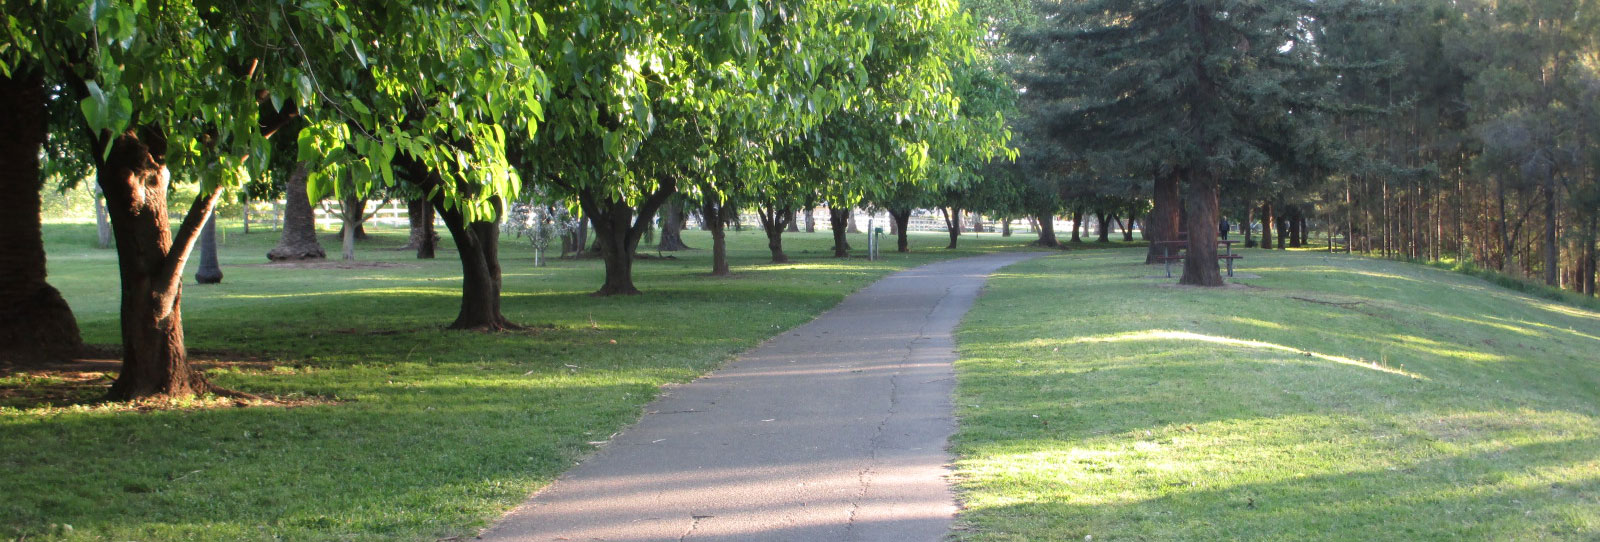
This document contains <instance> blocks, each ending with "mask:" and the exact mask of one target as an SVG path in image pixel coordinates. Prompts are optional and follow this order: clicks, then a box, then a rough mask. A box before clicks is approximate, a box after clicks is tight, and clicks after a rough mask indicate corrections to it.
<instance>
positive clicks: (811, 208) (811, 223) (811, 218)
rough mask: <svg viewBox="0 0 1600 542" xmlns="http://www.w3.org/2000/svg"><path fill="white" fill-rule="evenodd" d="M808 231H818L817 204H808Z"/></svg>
mask: <svg viewBox="0 0 1600 542" xmlns="http://www.w3.org/2000/svg"><path fill="white" fill-rule="evenodd" d="M806 233H817V215H816V206H815V205H807V206H806Z"/></svg>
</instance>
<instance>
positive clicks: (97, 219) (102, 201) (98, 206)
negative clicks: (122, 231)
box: [94, 188, 111, 248]
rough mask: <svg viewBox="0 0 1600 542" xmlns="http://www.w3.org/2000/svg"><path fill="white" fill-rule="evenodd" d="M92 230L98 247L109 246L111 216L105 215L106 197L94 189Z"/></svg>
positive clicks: (97, 189)
mask: <svg viewBox="0 0 1600 542" xmlns="http://www.w3.org/2000/svg"><path fill="white" fill-rule="evenodd" d="M94 230H95V233H96V235H97V240H98V243H99V245H98V246H99V247H100V248H111V218H110V217H108V216H106V198H105V196H102V195H100V189H99V188H96V189H95V191H94Z"/></svg>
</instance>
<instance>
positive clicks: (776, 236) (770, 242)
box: [759, 203, 794, 263]
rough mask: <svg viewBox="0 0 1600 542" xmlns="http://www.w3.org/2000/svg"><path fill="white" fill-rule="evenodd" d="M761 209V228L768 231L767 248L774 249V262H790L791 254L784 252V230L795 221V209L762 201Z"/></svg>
mask: <svg viewBox="0 0 1600 542" xmlns="http://www.w3.org/2000/svg"><path fill="white" fill-rule="evenodd" d="M760 211H761V213H760V217H759V218H760V220H761V229H762V231H765V232H766V233H767V250H770V251H772V263H788V262H789V256H788V255H787V254H784V253H783V230H785V229H788V228H789V225H790V224H792V223H794V210H793V209H790V208H788V207H775V206H772V205H770V204H767V203H762V204H761V209H760Z"/></svg>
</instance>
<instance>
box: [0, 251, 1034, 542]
mask: <svg viewBox="0 0 1600 542" xmlns="http://www.w3.org/2000/svg"><path fill="white" fill-rule="evenodd" d="M227 230H229V232H228V235H226V236H225V239H226V242H225V243H224V245H223V246H222V248H221V254H220V256H221V258H220V259H221V261H222V267H223V271H224V273H225V277H224V279H223V283H222V284H220V285H214V286H199V285H195V284H193V283H192V282H186V284H185V287H184V292H183V296H184V297H183V315H184V324H185V332H186V335H187V339H188V344H189V346H190V348H191V351H193V352H196V353H197V354H198V355H197V357H198V358H199V359H202V360H207V361H210V360H212V359H213V358H215V357H221V358H223V361H227V360H228V359H230V357H229V356H235V357H247V358H248V359H249V360H251V361H250V362H249V363H232V364H227V363H224V364H221V365H219V366H216V367H215V368H210V369H208V371H207V375H208V376H209V378H210V379H211V380H212V381H213V382H215V383H216V384H218V385H220V386H223V387H226V388H229V389H234V390H239V391H243V392H248V393H251V394H255V395H258V396H262V397H268V398H276V400H279V401H291V400H298V401H303V402H304V403H305V404H300V405H297V406H295V408H270V407H269V408H254V407H252V408H232V407H227V408H199V407H200V406H205V405H208V404H210V403H207V402H208V401H217V400H220V399H219V398H199V399H195V400H193V402H194V403H195V404H194V405H192V406H194V407H195V408H170V407H172V406H174V405H168V408H162V409H154V408H151V409H127V408H115V407H114V406H113V405H104V404H101V405H99V406H96V405H95V404H92V400H93V397H92V395H93V393H94V392H93V390H90V391H89V392H87V393H88V394H87V395H86V396H85V397H82V398H80V399H82V400H83V401H85V402H87V403H85V404H83V405H82V406H81V407H70V406H69V407H62V405H64V404H66V401H65V400H64V399H52V398H51V397H46V396H39V395H35V396H32V397H17V396H12V397H11V398H10V399H8V398H6V397H5V396H3V395H0V540H8V539H12V538H23V537H25V538H26V540H30V541H31V540H228V541H232V540H273V539H286V540H373V541H378V540H382V541H389V540H437V539H442V538H452V537H470V536H471V535H472V534H473V533H474V532H475V531H476V529H477V528H480V527H483V526H485V525H487V523H488V522H489V521H491V520H492V519H493V518H495V517H497V516H498V515H499V514H501V513H503V512H504V511H506V510H507V509H509V508H510V507H511V506H513V505H515V504H517V503H519V502H521V501H522V500H523V499H524V498H525V497H527V496H528V495H529V494H530V493H531V492H532V491H534V490H535V489H536V488H538V487H540V486H542V485H544V484H546V483H548V482H549V481H550V480H552V479H553V478H554V477H555V476H556V475H558V474H560V473H561V472H563V471H564V470H566V469H568V468H570V467H571V466H572V465H573V464H574V461H576V460H577V459H579V458H581V457H582V456H583V455H584V454H587V453H589V452H591V451H593V450H594V449H595V448H596V446H597V444H596V443H601V442H604V441H606V440H607V439H608V438H609V437H610V436H611V435H612V434H613V433H614V432H616V431H617V430H618V429H619V428H621V427H623V426H625V425H626V424H628V423H631V422H632V421H633V420H635V419H637V417H638V416H639V414H640V412H641V407H642V406H643V405H644V404H645V403H646V402H648V401H650V400H651V399H652V398H654V397H655V396H656V394H657V393H658V390H659V388H660V386H662V385H663V384H668V383H673V382H684V381H688V380H691V379H693V378H696V377H698V376H700V375H702V374H704V373H705V372H707V371H709V370H711V369H713V368H715V367H716V366H718V365H719V364H721V363H722V362H724V361H725V360H727V359H728V358H729V357H730V356H732V355H734V354H736V353H738V352H740V351H742V350H745V349H748V348H750V347H752V346H754V345H756V344H758V343H760V342H761V341H763V340H766V339H767V338H769V337H771V336H773V335H775V334H777V333H780V332H782V331H783V330H785V329H789V328H791V327H793V326H795V325H798V324H801V323H803V322H806V321H808V320H810V319H812V318H814V317H815V316H816V315H817V314H818V313H820V312H821V311H823V310H826V309H827V308H829V307H832V306H834V305H835V304H837V303H838V302H839V300H841V299H843V298H844V296H846V295H848V294H849V293H850V292H852V291H855V290H856V289H859V288H861V287H863V286H865V285H867V284H870V283H871V282H872V281H874V280H876V279H878V278H880V277H883V276H885V275H887V274H889V273H892V272H894V271H896V270H899V269H904V268H907V267H912V266H916V265H919V264H923V263H928V262H932V261H937V260H941V259H946V258H951V257H956V256H962V255H971V254H979V253H983V252H989V251H995V250H1022V249H1024V247H1023V245H1024V244H1025V243H1027V242H1028V241H1029V240H1031V239H1030V236H1027V235H1019V236H1017V237H1013V238H1010V239H1006V238H1002V237H1000V236H999V235H992V234H985V235H983V236H981V237H979V238H974V237H972V236H965V237H963V238H962V246H963V248H961V249H958V250H953V251H947V250H944V249H943V248H942V247H943V246H944V238H943V237H942V236H938V235H918V236H916V237H914V239H913V246H914V248H915V252H913V253H911V254H897V253H889V254H885V255H884V256H885V257H884V258H883V259H881V260H878V261H874V262H869V261H866V260H865V258H864V257H863V256H862V254H861V252H860V251H856V252H855V253H854V255H853V256H852V257H851V258H850V259H847V260H839V259H835V258H833V257H832V251H831V250H827V248H828V247H830V246H831V244H832V239H831V236H830V235H829V234H827V233H825V232H818V233H815V234H789V235H786V236H785V237H786V245H787V246H786V248H787V249H788V252H789V256H790V257H791V258H793V259H794V262H793V263H792V264H789V265H784V266H775V265H771V264H769V263H767V262H768V253H767V250H766V247H765V244H766V239H765V236H763V235H762V234H761V233H760V232H758V231H746V232H730V253H729V256H730V260H731V262H730V263H732V264H733V267H734V269H735V271H736V272H737V273H739V276H738V277H737V278H733V279H724V278H714V277H709V276H706V275H707V272H708V271H709V270H710V268H711V263H710V254H709V251H708V250H703V249H704V248H706V247H709V246H710V240H709V239H708V238H707V236H706V235H705V234H704V233H702V232H687V233H686V235H685V237H686V240H687V241H688V243H689V245H690V246H693V247H699V248H701V249H702V250H692V251H686V252H678V253H676V254H675V256H676V258H677V259H675V260H662V259H650V260H641V261H638V262H636V263H635V264H634V272H635V280H636V282H637V284H638V285H639V287H640V288H641V289H642V290H644V291H645V292H646V293H645V295H643V296H634V297H626V298H593V297H590V296H589V295H588V294H589V293H590V292H592V291H594V290H595V289H597V288H599V286H600V284H601V282H602V279H603V272H602V267H601V266H602V263H601V262H600V261H598V260H579V261H570V260H554V259H552V260H551V261H550V264H549V265H548V266H546V267H538V268H535V267H533V266H532V255H531V251H530V250H529V248H528V246H527V245H525V244H522V243H519V242H518V240H516V239H505V240H504V242H503V247H502V250H503V252H502V255H501V257H502V265H503V267H504V274H505V275H504V281H505V283H504V296H503V298H502V310H503V311H504V312H505V314H506V316H507V317H508V318H509V319H511V320H512V321H514V322H516V323H519V324H522V325H526V326H529V327H530V329H528V330H525V331H516V332H504V333H480V332H457V331H449V330H446V329H444V327H445V326H446V325H448V324H449V323H450V321H451V320H452V319H454V317H455V315H456V311H457V310H458V309H459V300H460V284H461V282H460V281H461V276H460V269H461V268H460V263H459V261H458V260H456V253H455V252H454V251H453V250H452V249H451V245H450V243H449V241H448V237H446V240H445V242H444V246H442V247H440V250H439V253H438V259H435V260H417V259H416V258H415V257H414V254H413V253H412V252H410V251H401V250H395V249H396V248H397V247H399V246H400V245H401V244H403V243H404V241H405V234H406V232H405V231H404V230H397V229H387V228H381V227H370V228H369V230H370V232H371V233H372V234H373V239H371V240H369V241H364V242H361V243H359V244H358V246H357V252H356V256H357V258H358V261H357V262H356V263H355V264H345V263H343V262H338V261H329V262H322V263H319V264H314V265H305V264H295V265H275V264H274V265H269V264H266V263H265V262H266V259H265V257H264V254H265V253H266V252H267V250H268V249H270V248H271V247H272V246H273V244H274V243H276V241H277V234H276V233H275V232H269V233H257V234H251V235H242V234H241V233H240V232H239V231H238V229H237V228H236V227H233V228H227ZM441 233H442V232H441ZM45 235H46V239H47V247H48V250H49V258H50V260H49V261H50V266H51V267H50V280H51V282H52V283H53V284H55V285H56V286H57V287H58V288H59V289H61V291H62V293H63V295H64V296H65V297H66V299H67V300H68V302H69V303H70V304H71V306H72V308H73V311H74V312H75V314H76V315H77V316H78V319H79V323H80V326H81V327H82V329H83V334H84V338H85V340H86V341H88V342H89V343H91V344H96V345H101V346H102V347H107V348H109V349H110V351H111V352H115V345H116V344H118V343H119V341H120V338H119V334H118V321H117V309H118V298H117V285H116V282H115V277H116V273H117V272H116V259H115V255H114V254H113V253H112V251H107V250H96V249H90V248H87V247H89V246H91V244H92V242H93V241H92V240H93V239H94V229H93V225H92V224H51V225H47V227H46V229H45ZM322 242H323V245H324V248H327V249H330V250H333V251H335V252H336V251H337V247H338V241H337V240H336V239H333V238H332V237H331V235H324V237H323V239H322ZM852 242H853V243H855V244H856V245H857V247H858V248H859V247H864V245H865V243H864V240H863V238H862V236H859V235H857V236H853V237H852ZM935 243H937V244H935ZM335 258H337V256H335ZM191 262H193V260H191ZM185 276H186V277H192V269H191V270H190V273H186V274H185ZM213 353H225V354H227V355H222V356H213V355H212V354H213ZM107 355H108V356H114V355H115V354H114V353H113V354H107ZM114 370H115V366H114V365H113V366H111V367H106V368H101V369H97V370H96V374H97V375H100V376H94V377H93V378H91V379H89V380H88V382H89V383H91V384H94V385H97V386H101V387H102V389H103V386H105V385H108V383H109V380H108V379H106V377H105V376H104V374H105V373H106V372H111V371H114ZM3 378H4V379H3V380H0V389H7V390H25V389H35V390H38V389H43V388H45V387H47V386H56V385H61V384H63V382H61V381H62V380H63V379H62V378H60V377H59V376H46V377H40V378H39V379H37V380H38V381H37V382H34V381H27V380H25V379H29V378H33V377H31V376H30V377H23V376H19V375H12V376H7V377H3ZM52 379H53V380H52ZM11 399H15V401H12V402H9V403H8V402H6V401H10V400H11ZM52 400H53V401H54V402H53V403H51V401H52ZM44 403H51V405H50V406H44ZM176 406H180V407H183V406H185V405H176ZM215 406H219V407H221V406H226V405H215ZM65 525H71V526H72V529H71V530H68V529H66V528H65V527H64V526H65Z"/></svg>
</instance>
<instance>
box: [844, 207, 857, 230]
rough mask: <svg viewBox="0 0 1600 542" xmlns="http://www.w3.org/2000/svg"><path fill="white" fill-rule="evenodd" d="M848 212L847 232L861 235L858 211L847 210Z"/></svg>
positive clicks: (846, 220)
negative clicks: (857, 224) (857, 222)
mask: <svg viewBox="0 0 1600 542" xmlns="http://www.w3.org/2000/svg"><path fill="white" fill-rule="evenodd" d="M846 211H847V212H846V213H845V215H844V216H845V221H844V223H845V230H846V231H848V232H850V233H861V228H860V227H857V226H856V210H855V209H846Z"/></svg>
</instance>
